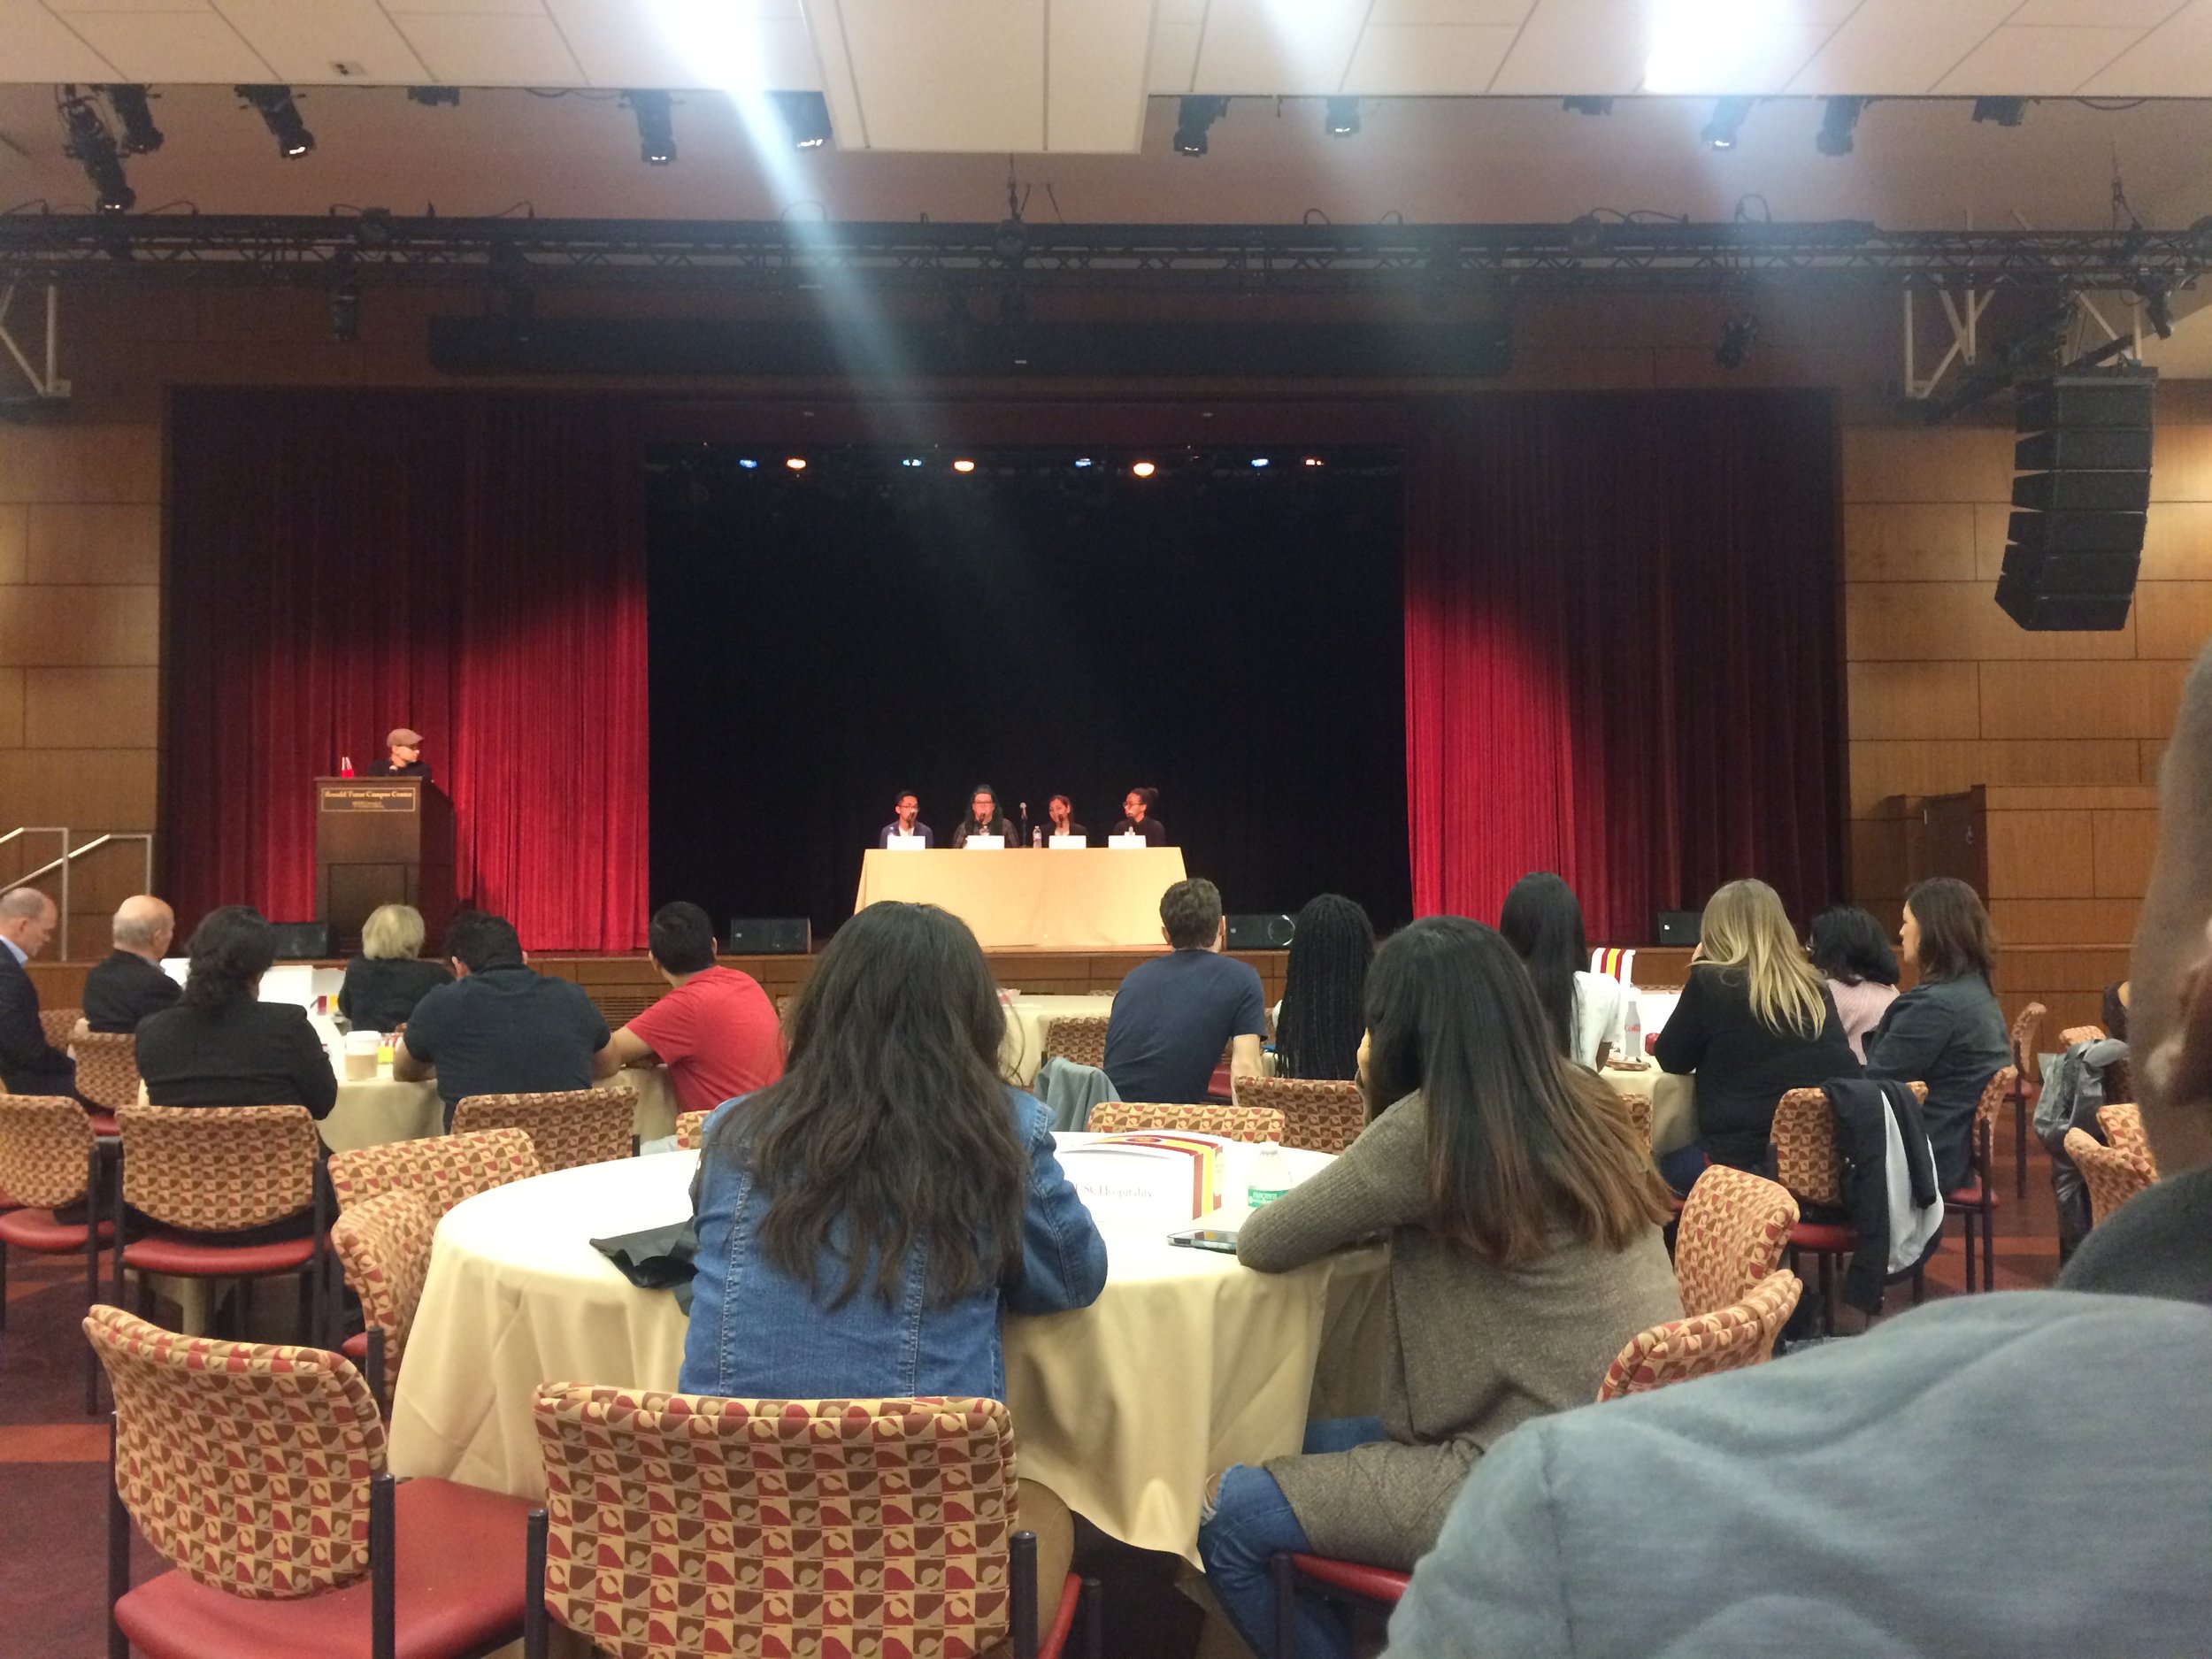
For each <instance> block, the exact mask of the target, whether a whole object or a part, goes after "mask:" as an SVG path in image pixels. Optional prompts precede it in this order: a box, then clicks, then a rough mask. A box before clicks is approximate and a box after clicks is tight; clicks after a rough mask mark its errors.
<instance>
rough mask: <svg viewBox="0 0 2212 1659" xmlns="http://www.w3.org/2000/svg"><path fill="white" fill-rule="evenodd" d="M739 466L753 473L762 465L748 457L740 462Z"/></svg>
mask: <svg viewBox="0 0 2212 1659" xmlns="http://www.w3.org/2000/svg"><path fill="white" fill-rule="evenodd" d="M738 465H740V466H741V467H743V468H744V469H745V470H746V471H747V472H751V471H752V470H753V469H754V468H755V467H757V466H758V465H760V463H759V462H758V461H756V460H754V459H753V458H752V457H750V456H748V457H745V458H744V459H743V460H741V461H740V462H739V463H738Z"/></svg>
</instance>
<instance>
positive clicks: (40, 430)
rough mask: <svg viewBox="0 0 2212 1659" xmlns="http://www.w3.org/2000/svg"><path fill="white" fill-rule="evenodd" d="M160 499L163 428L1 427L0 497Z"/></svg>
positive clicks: (16, 499)
mask: <svg viewBox="0 0 2212 1659" xmlns="http://www.w3.org/2000/svg"><path fill="white" fill-rule="evenodd" d="M160 500H161V428H160V427H159V426H154V425H150V424H142V423H136V422H134V423H130V424H127V425H115V426H104V425H102V426H95V425H77V424H74V423H64V424H61V425H58V426H0V501H4V502H96V503H114V502H152V503H159V502H160Z"/></svg>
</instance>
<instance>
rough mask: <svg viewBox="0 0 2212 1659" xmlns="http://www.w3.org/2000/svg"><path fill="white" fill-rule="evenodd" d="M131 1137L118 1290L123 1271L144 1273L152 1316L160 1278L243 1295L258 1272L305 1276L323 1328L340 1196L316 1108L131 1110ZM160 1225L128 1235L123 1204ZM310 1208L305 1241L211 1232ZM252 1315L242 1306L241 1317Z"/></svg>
mask: <svg viewBox="0 0 2212 1659" xmlns="http://www.w3.org/2000/svg"><path fill="white" fill-rule="evenodd" d="M115 1118H116V1122H117V1124H118V1125H119V1126H120V1127H121V1130H122V1138H123V1179H121V1180H120V1181H119V1182H117V1183H116V1188H117V1191H116V1199H115V1202H116V1210H115V1221H116V1237H115V1278H114V1294H115V1300H116V1302H118V1303H120V1302H122V1301H123V1274H124V1271H125V1270H126V1269H135V1270H137V1271H138V1274H139V1302H140V1312H142V1313H151V1312H152V1310H153V1294H154V1293H153V1285H152V1283H151V1281H150V1278H149V1277H148V1276H149V1275H151V1274H155V1273H165V1274H168V1275H170V1276H172V1277H173V1278H179V1279H236V1280H237V1281H238V1283H239V1287H240V1292H241V1297H242V1300H244V1299H246V1298H249V1297H250V1292H251V1286H252V1284H253V1281H254V1280H255V1279H265V1278H268V1277H271V1276H272V1275H274V1274H279V1273H298V1274H300V1275H301V1290H302V1293H303V1295H302V1300H303V1302H305V1304H306V1309H307V1315H306V1330H307V1331H308V1332H309V1333H311V1335H312V1336H314V1337H315V1338H316V1339H317V1340H320V1338H321V1336H322V1334H323V1313H324V1292H325V1291H326V1288H327V1287H328V1286H327V1284H326V1280H327V1279H328V1277H329V1260H328V1257H327V1256H326V1251H325V1246H326V1242H327V1240H328V1235H329V1231H330V1216H329V1202H328V1199H327V1196H326V1191H325V1187H324V1184H323V1183H322V1182H321V1181H319V1180H318V1179H316V1178H315V1173H316V1164H317V1160H318V1154H319V1151H320V1149H321V1147H322V1142H321V1141H320V1139H319V1137H318V1136H317V1134H316V1133H315V1120H314V1119H313V1118H310V1117H309V1116H308V1115H307V1108H306V1107H304V1106H126V1107H125V1108H124V1109H123V1110H121V1111H119V1112H118V1113H116V1115H115ZM125 1205H128V1206H129V1207H130V1208H132V1209H134V1210H138V1211H139V1212H140V1213H141V1214H142V1215H143V1216H145V1217H147V1219H149V1220H150V1221H152V1222H153V1223H154V1224H155V1225H156V1227H157V1231H155V1232H152V1233H143V1234H142V1235H141V1236H139V1237H138V1238H136V1239H133V1240H128V1241H126V1240H125V1239H124V1237H123V1228H122V1218H123V1207H124V1206H125ZM302 1211H306V1212H308V1213H309V1214H310V1215H311V1217H312V1221H311V1231H310V1233H309V1234H308V1236H306V1237H305V1238H298V1239H281V1240H277V1241H275V1242H273V1243H268V1244H234V1243H229V1242H227V1241H225V1240H223V1239H221V1238H220V1237H207V1236H204V1235H207V1234H218V1235H219V1234H221V1233H245V1232H248V1231H250V1230H252V1229H254V1228H257V1227H265V1226H267V1225H270V1224H271V1223H273V1222H278V1221H282V1220H285V1219H287V1218H288V1217H293V1216H296V1215H299V1214H300V1213H301V1212H302ZM243 1323H244V1320H243V1317H242V1319H241V1324H242V1325H243Z"/></svg>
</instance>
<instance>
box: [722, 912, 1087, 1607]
mask: <svg viewBox="0 0 2212 1659" xmlns="http://www.w3.org/2000/svg"><path fill="white" fill-rule="evenodd" d="M1005 1030H1006V1016H1005V1013H1004V1011H1003V1010H1002V1009H1001V1008H1000V1006H999V1002H998V991H997V987H995V985H994V984H993V982H992V979H991V971H990V968H989V966H988V964H986V963H985V961H984V959H983V952H982V950H981V949H979V947H978V946H977V944H976V941H975V935H974V934H972V933H970V932H969V931H968V929H967V926H966V925H965V924H964V923H963V922H961V921H960V920H959V919H958V918H955V917H953V916H950V915H949V914H947V913H946V912H945V911H943V910H938V909H937V908H935V907H934V906H933V905H926V904H896V903H883V904H872V905H870V906H869V907H868V908H867V909H866V910H863V911H861V912H860V914H859V915H857V916H856V917H854V918H852V920H850V921H849V922H847V923H846V924H845V925H844V926H842V927H841V928H839V929H838V930H837V934H836V937H835V938H833V940H831V941H830V944H829V948H828V949H826V950H824V951H823V952H822V956H821V959H820V961H819V962H818V964H816V967H815V971H814V975H813V978H812V979H810V980H809V981H808V983H807V987H806V989H805V990H804V991H803V993H802V994H801V995H800V997H799V1000H798V1002H797V1003H796V1004H795V1005H794V1007H793V1009H792V1013H791V1045H790V1058H789V1063H788V1065H787V1069H786V1071H785V1072H784V1075H783V1077H782V1078H781V1079H780V1080H779V1081H776V1082H773V1083H771V1084H769V1085H768V1086H767V1087H764V1088H762V1089H759V1090H757V1092H755V1093H753V1094H749V1095H747V1096H745V1097H744V1098H743V1099H742V1100H738V1101H733V1102H730V1103H729V1104H727V1105H726V1106H724V1107H723V1108H721V1110H718V1111H717V1112H716V1113H715V1115H714V1116H713V1117H712V1118H710V1119H708V1121H707V1125H706V1129H705V1133H704V1138H703V1144H702V1147H701V1150H700V1155H699V1173H698V1176H697V1178H696V1179H695V1181H694V1182H693V1186H692V1208H693V1212H694V1219H695V1225H696V1228H697V1231H698V1238H699V1243H698V1251H697V1256H696V1263H697V1277H696V1278H695V1279H694V1280H693V1281H692V1302H691V1325H690V1329H689V1332H688V1333H687V1337H686V1340H685V1344H684V1363H683V1371H682V1373H681V1375H680V1378H679V1379H678V1386H679V1387H680V1388H681V1389H683V1390H684V1391H685V1392H686V1393H689V1394H724V1395H736V1396H740V1397H748V1398H757V1397H767V1398H772V1399H789V1398H797V1399H817V1398H833V1399H849V1398H879V1397H890V1398H901V1397H905V1396H908V1395H914V1394H955V1395H965V1396H976V1397H982V1398H987V1399H992V1400H1003V1399H1005V1398H1006V1365H1005V1359H1004V1356H1003V1353H1002V1348H1001V1346H1000V1336H999V1327H1000V1322H1001V1320H1002V1318H1003V1317H1004V1316H1005V1315H1006V1314H1008V1313H1058V1312H1062V1311H1064V1310H1069V1309H1074V1308H1083V1307H1087V1306H1089V1305H1090V1303H1091V1302H1094V1301H1096V1300H1097V1298H1098V1294H1099V1292H1100V1291H1101V1290H1102V1289H1103V1288H1104V1287H1105V1284H1106V1245H1105V1241H1104V1240H1102V1239H1101V1238H1100V1237H1099V1234H1098V1229H1097V1227H1096V1226H1095V1225H1094V1224H1093V1222H1092V1220H1091V1217H1090V1212H1089V1211H1088V1210H1086V1209H1085V1208H1084V1206H1083V1201H1082V1200H1081V1199H1080V1198H1079V1197H1078V1196H1077V1195H1076V1192H1075V1188H1074V1187H1073V1186H1072V1185H1071V1183H1070V1182H1069V1180H1068V1179H1067V1177H1066V1176H1065V1175H1064V1173H1063V1172H1062V1171H1061V1169H1060V1165H1059V1162H1058V1160H1057V1159H1056V1157H1055V1156H1054V1154H1053V1143H1052V1132H1051V1127H1050V1125H1049V1124H1048V1122H1047V1121H1046V1118H1045V1114H1044V1109H1043V1108H1042V1107H1041V1106H1040V1105H1039V1104H1038V1103H1037V1102H1035V1101H1034V1100H1033V1099H1031V1098H1030V1097H1029V1096H1028V1095H1026V1094H1021V1093H1020V1092H1018V1090H1016V1089H1014V1088H1012V1087H1009V1086H1008V1085H1007V1084H1006V1083H1004V1082H1003V1081H1002V1080H1001V1079H1000V1076H999V1070H998V1064H999V1061H998V1055H999V1044H1000V1042H1001V1041H1002V1038H1003V1037H1004V1035H1005ZM1019 1427H1020V1425H1018V1424H1017V1425H1016V1429H1017V1432H1018V1431H1019ZM1019 1502H1020V1522H1021V1525H1023V1526H1025V1527H1027V1528H1029V1529H1030V1530H1032V1531H1033V1532H1036V1533H1037V1534H1038V1545H1039V1548H1038V1564H1039V1571H1038V1575H1037V1577H1038V1584H1039V1587H1040V1590H1041V1605H1040V1609H1039V1614H1040V1617H1039V1623H1040V1624H1041V1625H1043V1624H1049V1623H1050V1620H1051V1617H1052V1613H1053V1611H1054V1609H1055V1608H1056V1605H1057V1602H1058V1599H1059V1590H1060V1586H1061V1584H1062V1582H1063V1580H1064V1578H1065V1577H1066V1573H1067V1563H1068V1560H1069V1557H1070V1555H1071V1552H1072V1548H1073V1538H1072V1525H1071V1522H1070V1520H1069V1518H1068V1514H1067V1509H1066V1506H1065V1505H1064V1504H1062V1503H1061V1502H1059V1501H1058V1500H1057V1499H1056V1497H1054V1496H1053V1495H1052V1494H1050V1493H1049V1492H1048V1490H1047V1489H1045V1488H1044V1487H1041V1486H1037V1485H1035V1484H1034V1483H1033V1482H1031V1481H1026V1480H1025V1481H1023V1482H1022V1483H1021V1486H1020V1500H1019Z"/></svg>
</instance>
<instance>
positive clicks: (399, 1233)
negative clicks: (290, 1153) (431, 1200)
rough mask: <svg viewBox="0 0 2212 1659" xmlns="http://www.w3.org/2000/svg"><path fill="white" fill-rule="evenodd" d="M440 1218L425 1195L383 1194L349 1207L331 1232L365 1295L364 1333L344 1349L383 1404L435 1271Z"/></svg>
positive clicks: (342, 1259) (349, 1275)
mask: <svg viewBox="0 0 2212 1659" xmlns="http://www.w3.org/2000/svg"><path fill="white" fill-rule="evenodd" d="M437 1231H438V1217H436V1215H434V1213H432V1210H431V1208H430V1206H429V1204H428V1203H427V1202H426V1201H425V1200H424V1198H423V1196H422V1194H419V1193H410V1192H405V1191H400V1192H389V1193H379V1194H377V1195H376V1196H375V1197H373V1198H365V1199H362V1200H361V1201H360V1202H358V1203H356V1204H353V1205H351V1206H349V1208H348V1209H347V1210H346V1211H345V1213H344V1214H343V1215H342V1216H340V1217H338V1219H337V1220H336V1221H335V1222H334V1223H333V1224H332V1225H331V1229H330V1248H332V1249H334V1250H335V1251H336V1252H337V1253H338V1264H339V1265H340V1266H341V1267H342V1268H343V1269H344V1270H345V1275H346V1283H348V1284H349V1285H351V1286H353V1292H354V1294H355V1295H357V1296H358V1297H360V1299H361V1321H362V1327H363V1328H362V1330H361V1332H360V1333H359V1334H358V1335H357V1336H349V1337H348V1338H347V1339H346V1340H345V1341H344V1343H343V1344H342V1345H341V1347H340V1349H339V1351H340V1352H341V1353H342V1354H343V1355H344V1356H346V1357H347V1358H348V1359H349V1360H351V1361H352V1362H353V1363H355V1364H357V1365H359V1366H361V1367H362V1368H363V1370H364V1371H365V1373H366V1374H367V1377H368V1379H369V1392H370V1393H371V1394H374V1395H375V1396H376V1398H377V1401H378V1402H379V1403H380V1404H381V1403H384V1402H388V1401H389V1400H390V1398H391V1390H392V1387H393V1386H396V1384H397V1382H398V1380H399V1363H400V1361H401V1359H402V1358H403V1356H404V1355H405V1352H406V1348H407V1333H409V1332H410V1331H411V1330H412V1329H413V1328H414V1324H415V1309H416V1308H417V1307H418V1306H419V1304H420V1303H421V1302H422V1286H423V1280H424V1279H426V1278H427V1277H428V1276H429V1272H430V1240H431V1238H432V1236H433V1235H434V1233H436V1232H437Z"/></svg>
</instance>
